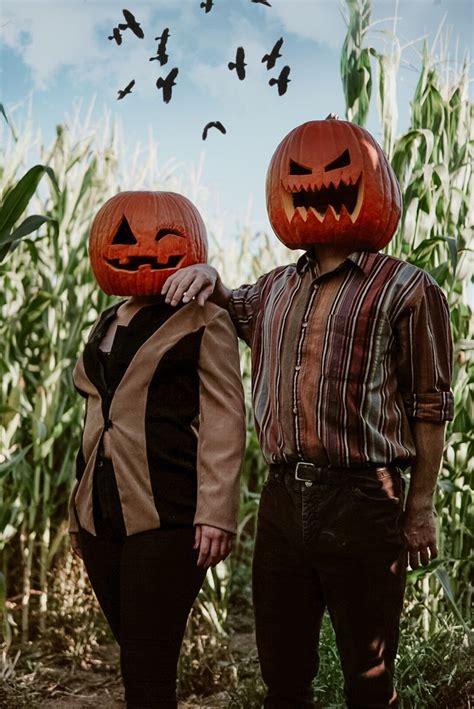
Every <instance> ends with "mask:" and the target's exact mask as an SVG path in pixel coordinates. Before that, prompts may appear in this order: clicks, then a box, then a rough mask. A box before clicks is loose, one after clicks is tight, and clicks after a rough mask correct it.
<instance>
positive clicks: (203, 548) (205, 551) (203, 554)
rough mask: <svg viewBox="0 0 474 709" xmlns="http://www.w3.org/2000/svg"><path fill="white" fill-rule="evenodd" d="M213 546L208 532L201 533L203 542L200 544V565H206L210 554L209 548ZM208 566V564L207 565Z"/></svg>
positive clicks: (198, 563) (198, 562)
mask: <svg viewBox="0 0 474 709" xmlns="http://www.w3.org/2000/svg"><path fill="white" fill-rule="evenodd" d="M210 547H211V540H210V539H209V537H208V536H207V535H206V534H202V535H201V542H200V546H199V557H198V560H197V565H198V566H205V564H206V562H207V557H208V555H209V549H210ZM205 568H207V566H205Z"/></svg>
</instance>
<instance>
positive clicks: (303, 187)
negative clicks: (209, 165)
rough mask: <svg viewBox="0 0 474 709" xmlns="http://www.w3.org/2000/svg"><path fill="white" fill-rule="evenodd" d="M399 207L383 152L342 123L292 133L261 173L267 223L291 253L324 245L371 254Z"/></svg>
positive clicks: (387, 234) (388, 233) (389, 232)
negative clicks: (265, 195) (265, 170)
mask: <svg viewBox="0 0 474 709" xmlns="http://www.w3.org/2000/svg"><path fill="white" fill-rule="evenodd" d="M400 208H401V195H400V188H399V185H398V182H397V179H396V177H395V173H394V172H393V170H392V168H391V166H390V164H389V162H388V160H387V159H386V157H385V155H384V153H383V152H382V149H381V148H380V146H379V145H378V144H377V142H376V141H375V140H374V138H372V136H371V135H370V133H368V131H366V130H365V129H364V128H361V127H360V126H358V125H356V124H354V123H350V122H349V121H340V120H337V119H336V120H335V119H334V118H329V119H326V120H324V121H309V122H308V123H304V124H303V125H301V126H298V128H295V129H294V130H292V131H291V133H289V134H288V135H287V136H286V138H284V139H283V140H282V142H281V143H280V145H279V146H278V148H277V149H276V151H275V153H274V155H273V157H272V160H271V162H270V166H269V168H268V174H267V209H268V214H269V217H270V222H271V224H272V227H273V229H274V231H275V233H276V235H277V236H278V238H279V239H280V241H282V242H283V243H284V244H286V246H288V247H289V248H290V249H304V248H307V247H308V245H309V244H321V243H330V244H337V245H342V246H344V247H347V246H348V247H350V248H354V250H357V249H360V250H368V251H377V250H378V249H381V248H383V247H384V246H385V245H386V244H388V242H389V241H390V239H391V238H392V236H393V234H394V232H395V229H396V227H397V223H398V220H399V217H400Z"/></svg>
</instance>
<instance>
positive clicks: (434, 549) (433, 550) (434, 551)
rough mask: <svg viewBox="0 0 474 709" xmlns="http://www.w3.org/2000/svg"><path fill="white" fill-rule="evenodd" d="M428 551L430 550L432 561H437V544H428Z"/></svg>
mask: <svg viewBox="0 0 474 709" xmlns="http://www.w3.org/2000/svg"><path fill="white" fill-rule="evenodd" d="M428 549H429V550H430V556H431V558H432V559H436V557H437V556H438V547H437V545H436V542H431V544H428Z"/></svg>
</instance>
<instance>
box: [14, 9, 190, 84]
mask: <svg viewBox="0 0 474 709" xmlns="http://www.w3.org/2000/svg"><path fill="white" fill-rule="evenodd" d="M160 5H162V6H163V8H166V9H167V10H169V2H167V0H155V2H154V3H153V4H150V3H145V4H143V3H140V2H135V3H134V6H133V12H134V14H135V16H136V18H137V20H138V21H139V22H140V24H141V26H142V28H143V29H144V31H145V40H141V39H138V38H137V37H135V36H134V35H133V34H132V33H131V32H130V31H127V32H124V33H123V43H122V45H121V46H120V47H119V46H118V45H117V44H116V43H115V42H114V41H109V40H108V39H107V36H108V35H109V34H111V32H112V28H113V27H114V26H116V25H117V24H118V22H120V21H123V17H122V13H121V5H120V4H118V5H117V4H116V3H115V2H111V1H110V0H109V1H108V2H86V0H84V1H83V2H82V3H76V4H74V5H73V4H71V3H65V2H44V1H43V0H36V1H31V0H30V1H29V2H25V1H24V0H15V1H14V2H12V1H11V0H7V2H4V3H3V7H2V21H1V23H0V24H1V25H2V27H1V36H2V40H3V42H4V44H5V45H6V46H7V47H9V48H10V49H12V50H13V51H15V52H16V53H17V54H18V55H19V56H21V58H22V60H23V62H24V63H25V65H26V66H27V67H28V68H29V69H30V71H31V77H32V80H33V83H34V88H35V89H36V90H47V89H49V88H50V87H51V84H52V83H53V82H54V80H55V78H56V77H57V75H58V73H59V72H60V71H61V70H63V69H65V68H69V69H72V77H73V79H74V80H75V81H78V82H80V81H81V80H82V81H85V82H87V83H88V84H89V85H90V83H92V84H94V83H95V84H99V85H101V88H103V85H104V82H107V90H111V89H112V88H113V91H114V92H115V91H116V90H117V89H118V88H120V87H122V84H123V85H125V84H126V83H128V81H130V79H131V78H135V79H136V81H137V86H136V89H135V91H137V92H144V93H145V94H148V95H149V94H150V93H152V90H153V91H156V88H155V87H154V82H155V81H156V77H157V76H158V75H159V72H158V71H156V68H157V65H158V62H149V57H151V56H153V54H154V53H155V51H156V42H155V41H154V39H153V38H154V37H155V36H156V35H157V34H159V32H160V31H161V29H162V27H163V26H164V25H163V26H162V23H161V22H160V23H159V25H158V27H157V28H156V31H155V27H153V28H152V24H151V18H152V16H154V15H155V13H156V11H157V10H158V9H159V7H160ZM168 14H169V13H168ZM172 14H174V15H176V14H177V15H178V16H179V23H180V25H181V26H189V27H191V26H192V24H193V16H192V7H191V5H190V4H189V3H186V2H185V3H181V2H180V3H179V5H175V6H174V7H172ZM155 25H156V23H155ZM177 56H179V54H178V53H177ZM158 69H159V67H158ZM128 77H130V78H128ZM139 79H140V80H143V81H140V85H139ZM124 82H125V83H124ZM147 87H148V88H147ZM150 87H151V88H150Z"/></svg>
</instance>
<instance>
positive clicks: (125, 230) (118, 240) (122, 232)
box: [112, 217, 138, 244]
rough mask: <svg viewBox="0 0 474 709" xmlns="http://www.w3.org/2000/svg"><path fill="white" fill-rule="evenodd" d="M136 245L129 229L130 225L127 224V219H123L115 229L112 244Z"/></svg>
mask: <svg viewBox="0 0 474 709" xmlns="http://www.w3.org/2000/svg"><path fill="white" fill-rule="evenodd" d="M136 243H138V242H137V240H136V239H135V237H134V236H133V233H132V230H131V229H130V224H129V223H128V222H127V218H126V217H123V219H122V221H121V222H120V226H119V228H118V229H117V233H116V234H115V236H114V238H113V239H112V244H136Z"/></svg>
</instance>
